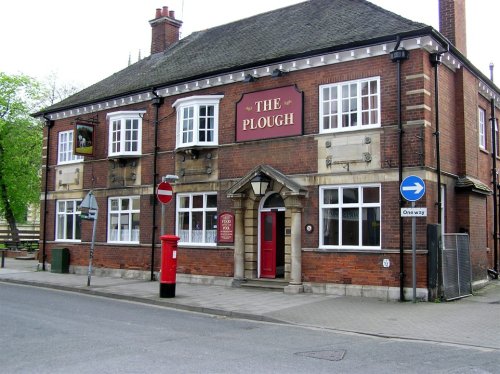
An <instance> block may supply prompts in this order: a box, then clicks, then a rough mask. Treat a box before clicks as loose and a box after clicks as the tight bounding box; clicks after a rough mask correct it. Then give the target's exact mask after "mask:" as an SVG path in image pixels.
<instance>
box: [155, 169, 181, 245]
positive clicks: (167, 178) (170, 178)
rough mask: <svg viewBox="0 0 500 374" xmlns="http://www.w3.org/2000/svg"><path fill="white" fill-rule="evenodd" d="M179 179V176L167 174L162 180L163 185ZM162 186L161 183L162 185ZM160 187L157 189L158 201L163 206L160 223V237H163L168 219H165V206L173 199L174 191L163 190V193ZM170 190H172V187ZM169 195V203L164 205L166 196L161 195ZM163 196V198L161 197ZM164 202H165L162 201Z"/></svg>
mask: <svg viewBox="0 0 500 374" xmlns="http://www.w3.org/2000/svg"><path fill="white" fill-rule="evenodd" d="M178 179H179V177H178V176H177V175H170V174H167V175H165V176H164V177H162V178H161V181H162V183H168V182H175V181H176V180H178ZM160 185H161V183H160ZM159 187H160V186H158V188H157V197H158V200H159V201H160V202H161V203H162V204H161V223H160V236H163V235H165V231H166V228H165V226H166V219H165V204H168V202H169V201H170V200H171V199H172V197H173V193H172V190H171V189H170V192H169V191H168V190H163V191H161V190H160V189H159ZM170 188H172V187H171V186H170ZM160 193H161V195H167V196H170V199H168V201H167V203H164V201H165V196H161V195H160ZM160 196H161V197H160ZM162 200H163V201H162Z"/></svg>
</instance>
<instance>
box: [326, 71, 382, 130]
mask: <svg viewBox="0 0 500 374" xmlns="http://www.w3.org/2000/svg"><path fill="white" fill-rule="evenodd" d="M319 111H320V113H319V118H320V132H321V133H327V132H338V131H350V130H359V129H364V128H370V127H379V126H380V78H379V77H375V78H369V79H360V80H354V81H349V82H342V83H336V84H328V85H322V86H320V87H319Z"/></svg>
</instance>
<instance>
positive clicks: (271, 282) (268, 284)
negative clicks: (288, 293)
mask: <svg viewBox="0 0 500 374" xmlns="http://www.w3.org/2000/svg"><path fill="white" fill-rule="evenodd" d="M286 286H288V282H286V281H285V280H283V279H281V278H278V279H248V280H247V281H246V282H242V283H241V287H246V288H254V289H262V290H267V291H281V292H283V290H284V289H285V287H286Z"/></svg>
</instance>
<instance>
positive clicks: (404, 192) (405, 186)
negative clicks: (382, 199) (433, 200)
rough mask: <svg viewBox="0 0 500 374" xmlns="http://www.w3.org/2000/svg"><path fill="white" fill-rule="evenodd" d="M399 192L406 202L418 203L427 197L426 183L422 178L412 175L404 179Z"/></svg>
mask: <svg viewBox="0 0 500 374" xmlns="http://www.w3.org/2000/svg"><path fill="white" fill-rule="evenodd" d="M399 191H400V192H401V196H403V198H404V199H405V200H408V201H417V200H420V199H421V198H422V196H424V195H425V183H424V181H423V180H422V178H419V177H417V176H415V175H410V176H408V177H406V178H405V179H403V181H402V182H401V186H400V187H399Z"/></svg>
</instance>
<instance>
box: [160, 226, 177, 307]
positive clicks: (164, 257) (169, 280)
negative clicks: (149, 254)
mask: <svg viewBox="0 0 500 374" xmlns="http://www.w3.org/2000/svg"><path fill="white" fill-rule="evenodd" d="M179 239H180V238H179V237H178V236H175V235H163V236H160V240H161V267H160V297H175V279H176V275H177V242H178V241H179Z"/></svg>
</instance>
